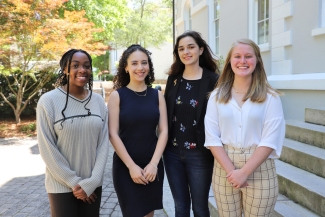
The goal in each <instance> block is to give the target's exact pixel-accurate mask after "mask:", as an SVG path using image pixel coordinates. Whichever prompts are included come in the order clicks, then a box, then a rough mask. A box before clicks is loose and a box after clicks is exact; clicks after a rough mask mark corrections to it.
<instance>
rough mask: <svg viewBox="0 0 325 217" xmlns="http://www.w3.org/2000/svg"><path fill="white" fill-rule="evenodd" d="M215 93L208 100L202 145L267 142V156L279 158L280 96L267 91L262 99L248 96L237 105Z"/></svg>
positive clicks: (282, 126) (281, 135)
mask: <svg viewBox="0 0 325 217" xmlns="http://www.w3.org/2000/svg"><path fill="white" fill-rule="evenodd" d="M216 93H217V90H214V91H213V92H212V93H211V95H210V98H209V101H208V106H207V111H206V115H205V119H204V123H205V144H204V146H206V147H207V148H208V147H209V146H222V145H223V144H226V145H230V146H233V147H235V148H247V147H250V146H252V145H257V146H258V147H259V146H266V147H269V148H272V149H273V152H272V153H271V155H270V156H269V158H279V157H280V154H281V150H282V144H283V140H284V136H285V121H284V116H283V111H282V104H281V100H280V97H279V96H273V95H272V94H269V93H268V94H267V99H266V101H265V102H263V103H254V102H252V101H251V100H250V99H248V100H246V102H245V103H244V104H243V105H242V107H241V108H240V107H239V106H238V104H237V102H236V101H235V99H233V98H231V99H230V100H229V102H228V103H226V104H225V103H220V102H217V101H216Z"/></svg>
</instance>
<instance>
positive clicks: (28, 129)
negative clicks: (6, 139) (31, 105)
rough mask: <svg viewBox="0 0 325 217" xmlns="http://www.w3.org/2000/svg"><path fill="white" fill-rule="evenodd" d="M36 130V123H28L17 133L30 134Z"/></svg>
mask: <svg viewBox="0 0 325 217" xmlns="http://www.w3.org/2000/svg"><path fill="white" fill-rule="evenodd" d="M35 130H36V123H30V124H27V125H24V126H21V127H20V129H19V131H21V132H24V133H32V132H35Z"/></svg>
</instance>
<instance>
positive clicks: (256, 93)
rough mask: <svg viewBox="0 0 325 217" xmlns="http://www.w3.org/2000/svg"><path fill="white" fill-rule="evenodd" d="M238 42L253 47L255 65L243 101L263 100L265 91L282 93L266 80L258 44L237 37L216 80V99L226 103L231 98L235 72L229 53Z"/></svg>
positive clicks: (230, 52)
mask: <svg viewBox="0 0 325 217" xmlns="http://www.w3.org/2000/svg"><path fill="white" fill-rule="evenodd" d="M238 44H246V45H249V46H251V47H252V48H253V50H254V53H255V56H256V60H257V61H256V67H255V69H254V71H253V73H252V82H251V85H250V87H249V89H248V91H247V93H246V95H245V96H244V98H243V101H246V100H247V99H250V100H251V101H252V102H258V103H261V102H264V101H265V100H266V97H267V93H271V94H273V95H282V93H281V92H280V91H278V90H276V89H274V88H272V87H271V85H270V84H269V83H268V81H267V76H266V72H265V69H264V64H263V60H262V56H261V52H260V48H259V47H258V45H257V44H256V43H255V42H253V41H252V40H250V39H246V38H244V39H238V40H237V41H236V42H235V43H233V44H232V46H231V48H230V50H229V52H228V55H227V58H226V60H225V63H224V68H223V70H222V73H221V75H220V77H219V80H218V85H217V87H216V89H218V90H217V94H216V99H217V100H219V102H222V103H227V102H228V101H229V100H230V98H231V88H232V86H233V84H234V79H235V74H234V72H233V70H232V68H231V63H230V60H231V55H232V52H233V50H234V47H235V46H237V45H238Z"/></svg>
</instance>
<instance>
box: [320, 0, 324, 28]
mask: <svg viewBox="0 0 325 217" xmlns="http://www.w3.org/2000/svg"><path fill="white" fill-rule="evenodd" d="M320 4H321V12H320V13H321V14H320V17H321V22H320V25H321V27H322V28H324V27H325V0H322V1H321V3H320Z"/></svg>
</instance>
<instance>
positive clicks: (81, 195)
mask: <svg viewBox="0 0 325 217" xmlns="http://www.w3.org/2000/svg"><path fill="white" fill-rule="evenodd" d="M72 192H73V195H74V196H75V197H76V198H77V199H79V200H82V201H83V202H88V203H89V204H91V202H95V199H96V198H97V195H96V194H95V192H93V193H92V194H91V195H90V196H89V197H87V194H86V192H85V191H84V190H83V189H82V188H81V187H80V185H76V186H75V187H74V188H73V190H72Z"/></svg>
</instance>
